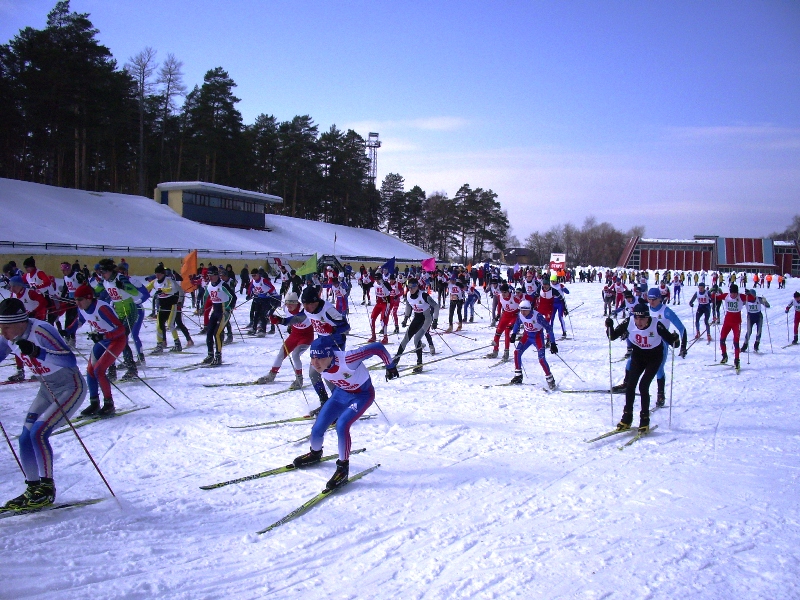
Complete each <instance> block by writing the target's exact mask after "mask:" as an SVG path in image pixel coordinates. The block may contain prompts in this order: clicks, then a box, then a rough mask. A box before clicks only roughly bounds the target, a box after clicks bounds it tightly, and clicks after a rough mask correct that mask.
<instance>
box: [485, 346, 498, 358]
mask: <svg viewBox="0 0 800 600" xmlns="http://www.w3.org/2000/svg"><path fill="white" fill-rule="evenodd" d="M484 358H497V348H495V349H494V350H492V351H491V352H489V354H487V355H486V356H485V357H484Z"/></svg>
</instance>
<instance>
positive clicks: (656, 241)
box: [639, 238, 716, 245]
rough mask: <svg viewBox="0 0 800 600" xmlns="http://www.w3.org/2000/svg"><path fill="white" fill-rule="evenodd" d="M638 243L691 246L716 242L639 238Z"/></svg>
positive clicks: (714, 241)
mask: <svg viewBox="0 0 800 600" xmlns="http://www.w3.org/2000/svg"><path fill="white" fill-rule="evenodd" d="M639 242H640V243H644V244H692V245H701V244H703V245H707V244H714V243H716V240H705V239H703V240H670V239H661V238H641V239H640V240H639Z"/></svg>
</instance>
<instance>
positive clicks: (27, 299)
mask: <svg viewBox="0 0 800 600" xmlns="http://www.w3.org/2000/svg"><path fill="white" fill-rule="evenodd" d="M8 289H9V291H10V292H11V297H12V298H16V299H17V300H19V301H20V302H22V305H23V306H24V307H25V310H27V311H28V316H29V317H31V318H33V319H38V320H40V321H47V299H46V298H45V297H44V296H42V295H41V294H40V293H39V292H37V291H36V290H32V289H29V287H28V284H27V283H26V282H25V280H24V279H22V277H20V276H19V275H14V276H13V277H12V278H11V279H9V280H8ZM14 361H15V362H16V363H17V372H16V373H14V374H13V375H11V376H10V377H9V378H8V381H25V364H24V362H23V361H22V360H21V359H20V358H19V356H17V355H16V354H15V355H14Z"/></svg>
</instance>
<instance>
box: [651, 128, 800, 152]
mask: <svg viewBox="0 0 800 600" xmlns="http://www.w3.org/2000/svg"><path fill="white" fill-rule="evenodd" d="M666 137H667V139H668V140H673V141H678V142H680V143H686V142H695V143H707V144H726V145H729V146H735V147H740V148H746V149H751V150H752V149H764V150H791V149H795V148H800V129H798V128H795V127H776V126H774V125H769V124H764V125H724V126H715V127H670V128H667V130H666Z"/></svg>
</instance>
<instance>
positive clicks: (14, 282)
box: [8, 275, 28, 288]
mask: <svg viewBox="0 0 800 600" xmlns="http://www.w3.org/2000/svg"><path fill="white" fill-rule="evenodd" d="M8 285H19V286H21V287H25V288H26V287H28V283H27V282H26V281H25V280H24V279H23V278H22V277H20V276H19V275H14V277H12V278H11V279H9V280H8Z"/></svg>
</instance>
